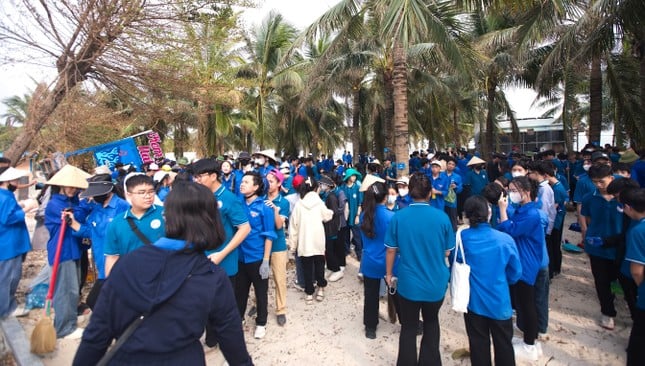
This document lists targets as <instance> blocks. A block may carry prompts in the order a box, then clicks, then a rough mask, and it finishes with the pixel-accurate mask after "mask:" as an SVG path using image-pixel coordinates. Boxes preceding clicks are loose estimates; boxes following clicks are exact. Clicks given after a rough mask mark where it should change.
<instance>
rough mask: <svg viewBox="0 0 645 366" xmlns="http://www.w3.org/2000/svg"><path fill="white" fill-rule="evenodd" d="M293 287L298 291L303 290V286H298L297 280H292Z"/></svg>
mask: <svg viewBox="0 0 645 366" xmlns="http://www.w3.org/2000/svg"><path fill="white" fill-rule="evenodd" d="M293 288H295V289H296V290H298V291H300V292H305V288H304V286H300V284H299V283H298V281H293Z"/></svg>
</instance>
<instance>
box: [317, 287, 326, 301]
mask: <svg viewBox="0 0 645 366" xmlns="http://www.w3.org/2000/svg"><path fill="white" fill-rule="evenodd" d="M324 299H325V291H324V290H323V288H322V287H319V288H318V292H317V293H316V301H323V300H324Z"/></svg>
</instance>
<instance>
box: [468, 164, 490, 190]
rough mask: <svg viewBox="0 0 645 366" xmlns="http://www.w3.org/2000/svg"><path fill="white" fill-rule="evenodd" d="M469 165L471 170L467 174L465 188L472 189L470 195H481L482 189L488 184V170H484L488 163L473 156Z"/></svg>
mask: <svg viewBox="0 0 645 366" xmlns="http://www.w3.org/2000/svg"><path fill="white" fill-rule="evenodd" d="M467 165H468V167H469V168H470V170H469V171H468V174H466V181H465V182H464V186H469V187H470V194H471V195H473V196H475V195H478V194H481V192H482V189H484V187H485V186H486V185H487V184H488V175H487V174H486V169H484V166H485V165H486V161H485V160H483V159H481V158H479V157H477V156H473V157H472V158H471V159H470V161H469V162H468V164H467Z"/></svg>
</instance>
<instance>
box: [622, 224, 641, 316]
mask: <svg viewBox="0 0 645 366" xmlns="http://www.w3.org/2000/svg"><path fill="white" fill-rule="evenodd" d="M625 260H626V261H628V262H632V263H637V264H640V265H642V266H645V219H641V220H640V221H639V222H638V223H637V224H636V225H635V226H634V227H633V228H632V229H631V230H629V231H628V232H627V253H626V254H625ZM636 307H637V308H639V309H640V310H645V281H643V282H641V284H640V285H639V286H638V295H637V299H636Z"/></svg>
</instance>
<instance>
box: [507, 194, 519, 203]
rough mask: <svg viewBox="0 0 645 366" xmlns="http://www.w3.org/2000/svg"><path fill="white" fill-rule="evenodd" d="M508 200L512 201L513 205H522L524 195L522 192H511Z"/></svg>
mask: <svg viewBox="0 0 645 366" xmlns="http://www.w3.org/2000/svg"><path fill="white" fill-rule="evenodd" d="M508 198H509V199H510V200H511V202H513V203H520V202H522V195H521V194H520V192H511V193H509V194H508Z"/></svg>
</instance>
